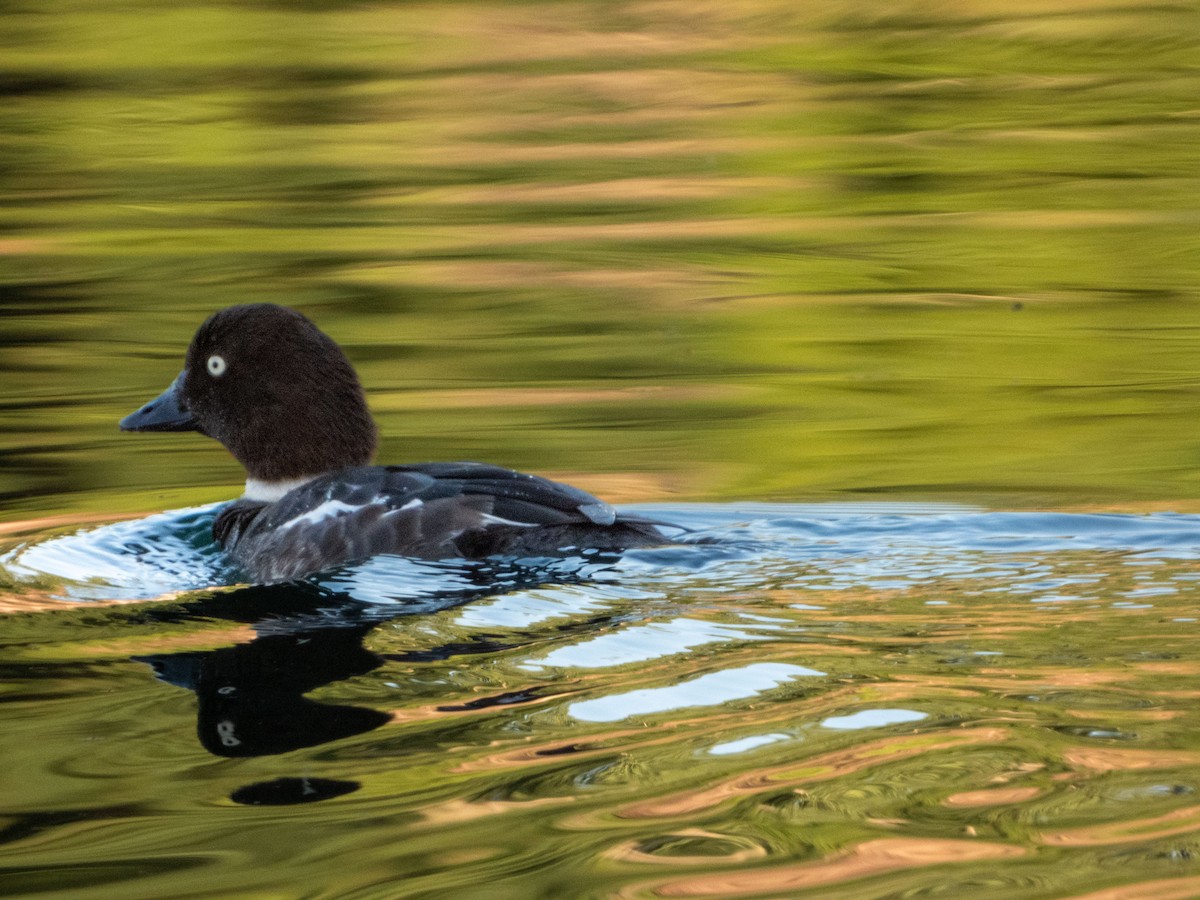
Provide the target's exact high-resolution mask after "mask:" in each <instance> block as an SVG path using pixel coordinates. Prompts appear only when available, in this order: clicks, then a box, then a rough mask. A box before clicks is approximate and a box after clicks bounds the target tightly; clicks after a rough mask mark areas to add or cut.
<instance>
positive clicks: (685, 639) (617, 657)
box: [526, 619, 779, 669]
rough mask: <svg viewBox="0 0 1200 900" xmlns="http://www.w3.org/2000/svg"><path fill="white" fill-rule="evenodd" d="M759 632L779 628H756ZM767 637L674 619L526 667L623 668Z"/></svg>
mask: <svg viewBox="0 0 1200 900" xmlns="http://www.w3.org/2000/svg"><path fill="white" fill-rule="evenodd" d="M755 627H757V628H760V629H761V628H764V627H766V628H774V629H778V628H779V626H777V625H776V626H764V625H757V626H755ZM766 637H767V636H766V635H762V634H754V633H753V632H751V631H749V630H747V629H745V628H737V627H735V626H732V625H723V624H721V623H720V622H704V621H700V620H697V619H671V620H670V621H667V622H654V623H651V624H649V625H638V626H634V627H632V628H626V629H624V630H622V631H618V632H614V633H611V634H603V635H600V636H599V637H595V638H589V639H587V640H585V641H583V642H581V643H579V644H574V645H572V646H567V647H560V648H558V649H557V650H553V651H551V652H550V653H548V654H546V655H545V656H543V657H541V658H540V659H536V660H533V661H532V662H530V663H527V664H526V666H527V667H528V668H542V667H554V666H575V667H577V668H584V669H595V668H603V667H606V666H620V665H625V664H626V663H633V662H641V661H645V660H648V659H657V658H658V657H660V656H670V655H671V654H673V653H682V652H684V651H686V650H691V649H692V648H693V647H699V646H702V645H704V644H714V643H719V642H728V641H756V640H764V639H765V638H766Z"/></svg>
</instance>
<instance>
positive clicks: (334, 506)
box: [278, 500, 369, 531]
mask: <svg viewBox="0 0 1200 900" xmlns="http://www.w3.org/2000/svg"><path fill="white" fill-rule="evenodd" d="M368 505H369V504H368ZM363 508H364V507H363V506H361V505H355V504H350V503H343V502H342V501H341V500H326V501H325V502H324V503H322V504H321V505H320V506H314V507H313V508H312V509H310V510H309V511H308V512H306V513H303V514H302V515H299V516H296V518H294V519H288V520H287V521H286V522H284V523H283V524H282V525H280V526H279V529H278V530H279V531H283V530H284V529H287V528H293V527H295V526H296V525H304V524H308V523H313V524H315V523H317V522H323V521H325V520H326V519H332V518H334V517H336V516H340V515H344V514H345V513H352V512H358V511H359V510H360V509H363Z"/></svg>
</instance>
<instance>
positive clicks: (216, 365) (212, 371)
mask: <svg viewBox="0 0 1200 900" xmlns="http://www.w3.org/2000/svg"><path fill="white" fill-rule="evenodd" d="M226 368H227V366H226V365H225V357H223V356H218V355H217V354H215V353H214V354H213V355H212V356H210V357H209V358H208V374H209V375H211V376H212V377H213V378H220V377H221V376H222V375H224V374H225V369H226Z"/></svg>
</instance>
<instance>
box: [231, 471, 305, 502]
mask: <svg viewBox="0 0 1200 900" xmlns="http://www.w3.org/2000/svg"><path fill="white" fill-rule="evenodd" d="M316 477H317V476H315V475H306V476H304V477H302V478H283V479H279V480H277V481H267V480H265V479H261V478H247V479H246V490H245V492H244V493H243V494H242V499H243V500H253V501H255V502H257V503H274V502H275V501H276V500H280V499H282V498H283V496H284V494H286V493H288V492H289V491H292V490H295V489H296V488H298V487H300V485H302V484H307V483H308V482H310V481H312V480H313V479H314V478H316Z"/></svg>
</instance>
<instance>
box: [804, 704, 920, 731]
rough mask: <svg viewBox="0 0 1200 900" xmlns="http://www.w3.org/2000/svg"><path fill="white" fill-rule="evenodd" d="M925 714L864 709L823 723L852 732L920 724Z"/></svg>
mask: <svg viewBox="0 0 1200 900" xmlns="http://www.w3.org/2000/svg"><path fill="white" fill-rule="evenodd" d="M924 718H926V715H925V713H923V712H917V711H915V710H912V709H864V710H862V711H860V712H856V713H851V714H850V715H848V716H830V717H829V718H828V719H825V720H824V721H823V722H821V725H822V726H824V727H825V728H834V729H838V730H842V731H850V730H853V729H857V728H883V727H884V726H885V725H900V724H903V723H904V722H919V721H921V720H922V719H924Z"/></svg>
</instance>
